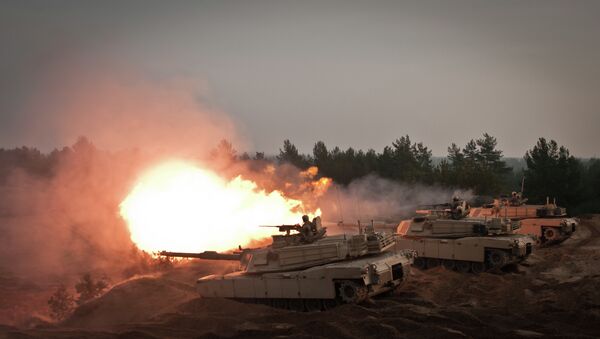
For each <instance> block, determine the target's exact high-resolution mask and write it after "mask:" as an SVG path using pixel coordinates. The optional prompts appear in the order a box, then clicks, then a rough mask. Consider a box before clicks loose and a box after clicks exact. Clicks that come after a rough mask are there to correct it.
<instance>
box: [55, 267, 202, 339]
mask: <svg viewBox="0 0 600 339" xmlns="http://www.w3.org/2000/svg"><path fill="white" fill-rule="evenodd" d="M196 297H197V294H196V291H195V290H194V288H193V286H191V285H186V284H183V283H180V282H176V281H173V280H167V279H161V278H149V277H145V278H138V279H134V280H130V281H127V282H124V283H122V284H119V285H117V286H115V287H113V288H112V289H110V290H109V291H108V292H106V293H105V294H104V295H102V296H101V297H99V298H97V299H95V300H92V301H90V302H88V303H85V304H83V305H81V306H79V307H78V308H77V309H76V310H75V312H74V313H73V315H72V316H71V317H69V319H67V320H66V321H64V322H63V325H65V326H68V327H85V328H107V327H111V326H114V325H119V324H125V323H131V322H140V321H147V320H150V319H152V318H153V317H155V316H157V315H159V314H162V313H166V312H170V311H172V310H174V309H176V308H177V306H178V305H181V304H182V303H184V302H186V301H188V300H191V299H193V298H196Z"/></svg>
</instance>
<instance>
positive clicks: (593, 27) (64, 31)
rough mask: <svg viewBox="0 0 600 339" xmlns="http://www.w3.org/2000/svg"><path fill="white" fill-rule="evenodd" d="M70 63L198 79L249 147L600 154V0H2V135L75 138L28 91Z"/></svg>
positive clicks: (11, 140) (41, 142) (8, 141)
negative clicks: (470, 146) (558, 147)
mask: <svg viewBox="0 0 600 339" xmlns="http://www.w3.org/2000/svg"><path fill="white" fill-rule="evenodd" d="M71 62H72V65H73V66H72V67H73V69H74V70H77V67H82V68H83V67H85V68H92V69H93V68H95V67H98V69H102V70H103V71H107V72H108V74H110V67H111V65H118V67H117V66H115V72H118V70H117V69H122V68H123V67H125V68H128V67H129V68H131V69H135V72H138V73H139V74H143V76H144V77H145V78H146V79H151V80H149V81H152V82H156V83H160V82H161V81H163V80H164V79H188V80H190V83H196V84H198V88H197V92H198V93H197V98H198V100H200V101H202V102H203V105H205V106H206V107H212V108H215V109H217V110H219V111H223V112H226V114H228V115H229V116H231V117H232V118H233V119H234V120H235V122H236V124H237V126H238V129H239V131H240V133H241V134H243V136H244V138H245V140H247V144H246V145H245V146H243V147H242V148H247V149H248V150H258V151H266V152H267V153H275V152H276V151H277V150H278V149H279V148H280V147H281V145H282V142H283V140H284V139H286V138H289V139H291V140H292V142H294V143H295V144H296V145H297V146H298V147H299V148H300V150H301V151H304V152H310V151H311V150H312V146H313V144H314V142H315V141H318V140H323V141H325V143H326V144H327V145H339V146H341V147H348V146H353V147H356V148H362V149H367V148H374V149H376V150H381V149H382V148H383V146H385V145H389V144H391V143H392V141H393V140H395V139H396V138H398V137H400V136H401V135H405V134H408V135H410V136H411V138H412V139H413V140H415V141H423V142H424V143H425V145H427V146H429V147H430V148H431V149H432V150H433V152H434V154H435V155H445V153H446V147H447V146H448V145H449V144H450V143H451V142H456V143H458V144H460V145H463V144H464V143H465V142H466V141H468V140H469V139H471V138H476V137H478V136H480V135H481V134H482V133H483V132H488V133H490V134H492V135H494V136H496V137H497V138H498V141H499V146H500V148H501V149H502V150H504V153H505V155H507V156H522V155H523V154H524V152H525V151H526V150H527V149H528V148H530V147H531V146H532V145H533V144H534V143H535V141H536V139H537V138H538V137H540V136H545V137H549V138H554V139H556V140H557V141H558V142H559V143H561V144H564V145H566V146H567V147H568V148H569V149H570V150H571V152H572V153H573V154H575V155H577V156H582V157H588V156H600V151H599V147H600V133H599V132H598V130H599V127H600V1H573V0H565V1H549V0H540V1H533V0H529V1H508V0H507V1H486V0H481V1H445V0H444V1H423V0H419V1H362V2H354V1H294V2H292V1H248V0H246V1H190V2H182V1H161V2H152V1H139V2H135V1H95V2H92V1H72V2H65V1H5V0H0V75H1V76H0V147H13V146H17V145H22V144H31V143H32V144H33V145H31V146H37V147H40V148H42V149H48V148H52V147H56V146H62V143H64V142H65V141H64V140H63V139H61V137H60V136H59V135H58V134H59V133H56V131H52V130H50V129H51V128H48V131H44V129H39V128H38V129H32V127H31V124H32V121H36V120H37V117H38V115H39V116H40V117H42V116H44V114H45V113H44V112H43V108H41V107H39V105H38V106H36V107H35V108H32V105H30V104H29V102H30V101H31V100H33V99H32V98H34V97H37V96H39V94H40V93H39V92H44V91H47V90H48V88H49V87H51V86H55V85H56V72H57V69H61V70H64V68H65V67H67V68H69V67H70V65H71ZM76 65H78V66H76ZM82 65H83V66H82ZM61 72H62V71H61ZM50 74H52V76H50ZM49 78H52V79H53V81H52V82H50V81H48V79H49ZM165 81H166V80H165ZM53 114H54V113H53ZM82 114H85V113H83V112H82ZM172 118H173V119H176V118H177V117H176V114H173V116H172ZM40 119H41V118H40ZM44 119H47V117H44ZM40 121H45V120H43V119H42V120H40ZM31 131H35V133H33V134H34V135H33V136H32V132H31ZM92 138H93V136H92Z"/></svg>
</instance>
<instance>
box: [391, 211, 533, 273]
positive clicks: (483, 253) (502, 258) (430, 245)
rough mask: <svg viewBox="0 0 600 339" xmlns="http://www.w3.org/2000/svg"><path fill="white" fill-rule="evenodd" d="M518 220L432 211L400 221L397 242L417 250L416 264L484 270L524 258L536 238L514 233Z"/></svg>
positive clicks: (529, 251)
mask: <svg viewBox="0 0 600 339" xmlns="http://www.w3.org/2000/svg"><path fill="white" fill-rule="evenodd" d="M517 228H518V222H517V223H512V222H510V221H509V220H507V219H502V218H462V219H452V218H451V217H450V216H448V215H447V214H444V213H431V214H428V215H423V216H418V217H415V218H413V219H410V220H404V221H402V222H400V224H399V225H398V230H397V232H398V239H397V244H396V246H398V247H400V248H402V249H412V250H414V251H416V252H417V253H416V254H417V258H415V259H414V266H416V267H418V268H420V269H426V268H430V267H435V266H439V265H443V266H444V267H445V268H447V269H453V270H458V271H460V272H465V273H466V272H469V271H470V272H473V273H481V272H484V271H487V270H499V269H501V268H502V267H504V266H506V265H508V264H511V263H516V262H519V261H522V260H524V259H525V258H526V257H527V256H528V255H529V254H531V252H532V249H533V244H534V243H535V239H534V238H532V237H530V236H527V235H522V234H514V230H515V229H517Z"/></svg>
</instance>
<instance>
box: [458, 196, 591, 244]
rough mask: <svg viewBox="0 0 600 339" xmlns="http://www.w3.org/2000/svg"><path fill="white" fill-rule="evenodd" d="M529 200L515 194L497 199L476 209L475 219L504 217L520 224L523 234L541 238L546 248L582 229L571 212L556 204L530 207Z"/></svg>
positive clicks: (474, 210)
mask: <svg viewBox="0 0 600 339" xmlns="http://www.w3.org/2000/svg"><path fill="white" fill-rule="evenodd" d="M526 203H527V199H526V198H523V196H522V194H521V193H517V192H512V195H511V197H510V198H507V197H501V198H499V199H494V202H493V203H492V204H488V205H484V206H483V207H478V208H472V209H471V211H470V213H469V215H470V216H472V217H503V218H508V219H511V220H519V221H520V223H521V228H520V229H518V230H516V233H519V234H529V235H532V236H535V237H537V239H538V241H539V243H540V244H542V245H550V244H555V243H559V242H561V241H563V240H565V239H567V238H568V237H570V236H571V234H573V232H575V230H576V229H577V226H578V225H579V220H578V219H577V218H570V217H568V216H567V210H566V209H565V208H563V207H559V206H557V205H556V201H553V202H550V199H548V198H547V199H546V204H545V205H529V204H526Z"/></svg>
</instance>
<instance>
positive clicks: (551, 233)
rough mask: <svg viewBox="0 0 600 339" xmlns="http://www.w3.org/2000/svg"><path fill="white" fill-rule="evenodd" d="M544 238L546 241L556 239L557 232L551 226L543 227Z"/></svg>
mask: <svg viewBox="0 0 600 339" xmlns="http://www.w3.org/2000/svg"><path fill="white" fill-rule="evenodd" d="M544 238H545V239H546V241H555V240H556V239H558V232H557V231H556V230H555V229H554V228H552V227H547V228H544Z"/></svg>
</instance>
